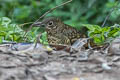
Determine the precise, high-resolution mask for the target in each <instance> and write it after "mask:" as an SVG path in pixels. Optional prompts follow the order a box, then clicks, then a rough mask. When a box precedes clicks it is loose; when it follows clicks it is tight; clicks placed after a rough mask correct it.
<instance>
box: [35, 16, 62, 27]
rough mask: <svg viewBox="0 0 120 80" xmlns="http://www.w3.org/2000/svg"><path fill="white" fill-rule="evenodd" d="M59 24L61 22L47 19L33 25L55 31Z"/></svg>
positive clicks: (55, 19) (51, 18) (52, 18)
mask: <svg viewBox="0 0 120 80" xmlns="http://www.w3.org/2000/svg"><path fill="white" fill-rule="evenodd" d="M59 22H61V20H60V19H58V18H56V17H48V18H45V19H43V21H41V22H37V23H35V24H34V26H36V27H40V26H44V27H45V28H46V29H56V28H57V25H58V23H59Z"/></svg>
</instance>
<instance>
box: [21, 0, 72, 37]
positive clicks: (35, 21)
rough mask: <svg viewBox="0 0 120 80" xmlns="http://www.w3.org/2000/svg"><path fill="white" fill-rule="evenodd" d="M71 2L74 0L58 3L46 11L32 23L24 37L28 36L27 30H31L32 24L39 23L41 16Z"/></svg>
mask: <svg viewBox="0 0 120 80" xmlns="http://www.w3.org/2000/svg"><path fill="white" fill-rule="evenodd" d="M70 2H72V0H69V1H67V2H64V3H62V4H60V5H58V6H56V7H54V8H51V9H50V10H49V11H47V12H45V13H44V14H43V15H42V16H40V17H39V18H38V19H37V20H36V21H35V22H34V23H33V24H31V26H30V28H29V29H28V30H27V31H26V32H25V34H24V35H23V37H25V36H26V34H27V32H28V31H30V30H31V28H32V26H33V25H34V24H35V23H37V22H38V21H39V20H40V19H41V18H43V17H44V16H46V15H47V14H48V13H50V12H52V11H53V10H55V9H56V8H58V7H61V6H63V5H65V4H67V3H70Z"/></svg>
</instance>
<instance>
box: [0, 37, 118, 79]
mask: <svg viewBox="0 0 120 80" xmlns="http://www.w3.org/2000/svg"><path fill="white" fill-rule="evenodd" d="M77 42H78V43H77ZM77 42H76V43H75V44H74V45H72V46H67V45H52V47H51V46H44V45H42V44H40V43H38V44H37V46H36V48H34V46H35V44H34V43H16V44H1V45H0V80H119V79H120V76H119V73H120V67H119V66H120V54H119V53H120V48H119V46H120V38H116V39H115V40H113V42H112V43H111V44H110V45H104V46H101V47H98V48H97V47H87V48H86V44H88V43H87V42H88V41H87V39H85V38H84V39H80V40H78V41H77Z"/></svg>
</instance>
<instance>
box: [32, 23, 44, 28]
mask: <svg viewBox="0 0 120 80" xmlns="http://www.w3.org/2000/svg"><path fill="white" fill-rule="evenodd" d="M43 25H44V24H43V23H42V22H36V23H34V24H33V26H36V27H40V26H43Z"/></svg>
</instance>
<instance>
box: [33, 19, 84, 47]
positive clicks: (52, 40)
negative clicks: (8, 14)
mask: <svg viewBox="0 0 120 80" xmlns="http://www.w3.org/2000/svg"><path fill="white" fill-rule="evenodd" d="M42 25H43V26H45V30H46V32H47V38H48V43H49V44H65V45H72V44H73V43H74V42H75V41H76V40H77V39H79V38H82V37H85V36H84V35H83V34H82V33H81V32H80V31H78V30H77V29H75V28H74V27H71V26H69V25H66V24H64V23H63V22H62V21H61V20H60V19H59V18H55V17H49V18H46V19H44V20H43V21H42V22H37V23H35V24H34V26H42Z"/></svg>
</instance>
